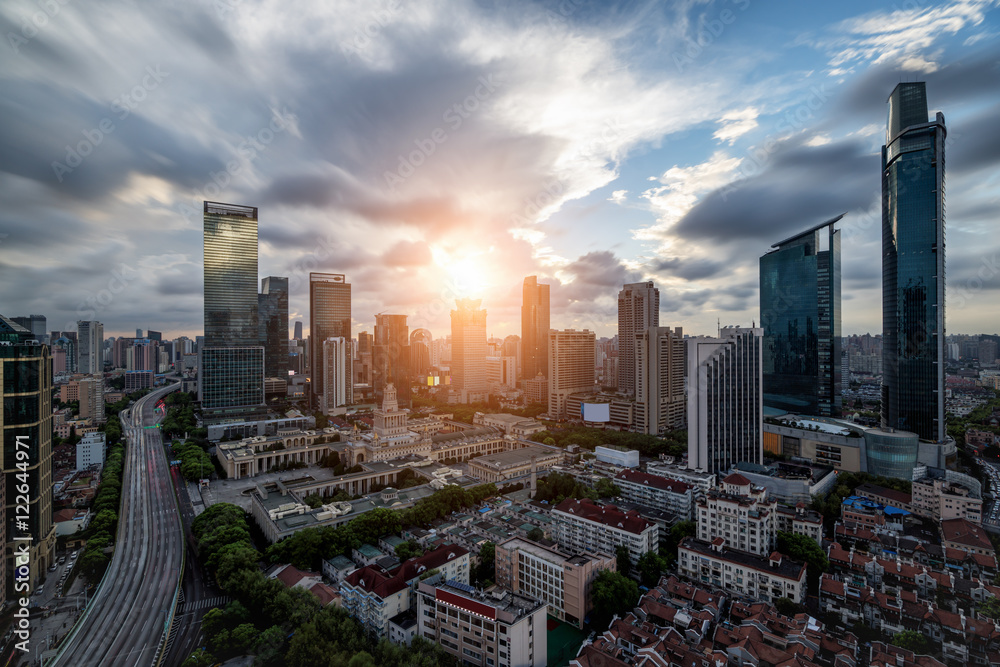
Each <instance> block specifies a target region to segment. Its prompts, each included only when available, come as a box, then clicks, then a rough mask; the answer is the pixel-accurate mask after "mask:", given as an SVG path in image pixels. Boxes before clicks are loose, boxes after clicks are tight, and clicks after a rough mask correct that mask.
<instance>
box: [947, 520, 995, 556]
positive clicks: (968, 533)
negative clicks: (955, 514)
mask: <svg viewBox="0 0 1000 667" xmlns="http://www.w3.org/2000/svg"><path fill="white" fill-rule="evenodd" d="M941 537H942V538H943V539H944V540H945V541H947V542H955V543H957V544H963V545H965V546H969V547H974V548H976V549H988V550H992V549H993V544H992V543H991V542H990V538H989V537H987V536H986V531H984V530H983V529H982V527H981V526H977V525H976V524H974V523H972V522H971V521H966V520H965V519H946V520H944V521H942V522H941Z"/></svg>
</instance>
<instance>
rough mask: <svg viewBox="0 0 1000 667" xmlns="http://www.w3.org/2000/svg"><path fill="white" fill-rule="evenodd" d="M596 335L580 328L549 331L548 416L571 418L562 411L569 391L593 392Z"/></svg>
mask: <svg viewBox="0 0 1000 667" xmlns="http://www.w3.org/2000/svg"><path fill="white" fill-rule="evenodd" d="M596 340H597V335H596V334H595V333H594V332H593V331H589V330H587V329H584V330H583V331H575V330H573V329H565V330H563V331H557V330H555V329H553V330H551V331H549V344H548V368H549V407H548V413H549V416H550V417H551V418H553V419H573V418H577V417H579V416H580V415H571V414H568V413H567V411H566V404H567V402H568V399H569V396H570V394H579V393H590V392H593V391H594V352H595V347H594V343H595V342H596Z"/></svg>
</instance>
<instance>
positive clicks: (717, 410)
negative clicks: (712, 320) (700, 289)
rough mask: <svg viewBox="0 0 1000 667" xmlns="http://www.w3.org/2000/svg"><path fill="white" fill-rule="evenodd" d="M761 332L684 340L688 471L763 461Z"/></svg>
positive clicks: (728, 331)
mask: <svg viewBox="0 0 1000 667" xmlns="http://www.w3.org/2000/svg"><path fill="white" fill-rule="evenodd" d="M763 336H764V330H763V329H761V328H753V329H747V328H741V327H725V328H724V329H722V331H721V332H720V335H719V337H718V338H712V337H709V336H700V337H695V338H688V339H687V346H688V347H687V364H688V372H687V375H688V380H687V390H688V414H687V423H688V467H689V468H693V469H695V470H704V471H706V472H710V473H724V472H728V471H729V469H730V468H731V467H732V466H733V465H734V464H735V463H738V462H740V461H750V462H751V463H761V462H762V459H763V456H764V449H763V429H764V426H763V424H764V414H763V411H764V401H763V397H764V392H763V383H764V377H763V365H762V363H761V361H762V360H761V357H762V348H763V345H762V341H763Z"/></svg>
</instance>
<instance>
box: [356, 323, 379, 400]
mask: <svg viewBox="0 0 1000 667" xmlns="http://www.w3.org/2000/svg"><path fill="white" fill-rule="evenodd" d="M373 347H374V345H373V344H372V335H371V334H370V333H368V332H367V331H361V332H359V333H358V344H357V345H356V346H355V348H354V384H366V385H369V386H370V385H371V384H372V349H373Z"/></svg>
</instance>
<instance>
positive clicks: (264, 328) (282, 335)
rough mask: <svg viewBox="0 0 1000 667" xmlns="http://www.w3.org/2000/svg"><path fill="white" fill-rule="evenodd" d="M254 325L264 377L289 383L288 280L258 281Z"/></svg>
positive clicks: (273, 278) (274, 278)
mask: <svg viewBox="0 0 1000 667" xmlns="http://www.w3.org/2000/svg"><path fill="white" fill-rule="evenodd" d="M257 322H258V327H257V329H258V337H259V340H260V344H261V345H262V346H263V347H264V375H265V376H267V377H269V378H281V379H282V380H288V278H279V277H277V276H268V277H267V278H263V279H262V280H261V281H260V294H258V295H257Z"/></svg>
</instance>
